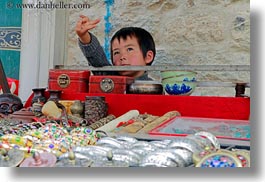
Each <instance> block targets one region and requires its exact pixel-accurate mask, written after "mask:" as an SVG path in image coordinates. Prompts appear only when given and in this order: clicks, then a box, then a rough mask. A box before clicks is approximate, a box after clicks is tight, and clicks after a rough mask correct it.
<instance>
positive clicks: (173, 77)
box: [161, 71, 197, 82]
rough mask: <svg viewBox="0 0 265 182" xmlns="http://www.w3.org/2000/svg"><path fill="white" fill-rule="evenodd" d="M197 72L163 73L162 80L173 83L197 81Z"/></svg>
mask: <svg viewBox="0 0 265 182" xmlns="http://www.w3.org/2000/svg"><path fill="white" fill-rule="evenodd" d="M196 75H197V73H196V72H193V71H161V79H162V81H163V80H165V81H166V82H172V81H196Z"/></svg>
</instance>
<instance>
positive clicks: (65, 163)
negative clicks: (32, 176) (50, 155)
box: [55, 151, 93, 167]
mask: <svg viewBox="0 0 265 182" xmlns="http://www.w3.org/2000/svg"><path fill="white" fill-rule="evenodd" d="M92 163H93V161H92V160H91V159H89V158H88V157H85V156H83V155H75V154H74V152H73V151H71V152H69V153H68V158H62V159H61V160H60V161H58V162H57V163H56V165H55V167H89V166H91V164H92Z"/></svg>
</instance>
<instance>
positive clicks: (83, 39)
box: [75, 15, 156, 80]
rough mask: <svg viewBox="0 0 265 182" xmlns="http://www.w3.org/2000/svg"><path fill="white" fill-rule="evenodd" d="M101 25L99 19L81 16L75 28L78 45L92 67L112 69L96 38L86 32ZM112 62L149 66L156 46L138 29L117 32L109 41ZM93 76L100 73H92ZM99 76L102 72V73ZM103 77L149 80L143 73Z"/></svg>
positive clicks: (144, 32)
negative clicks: (127, 77)
mask: <svg viewBox="0 0 265 182" xmlns="http://www.w3.org/2000/svg"><path fill="white" fill-rule="evenodd" d="M99 22H100V20H99V19H96V20H90V19H89V18H88V17H86V16H83V15H81V16H80V20H79V21H78V22H77V25H76V29H75V31H76V33H77V35H78V37H79V41H78V44H79V46H80V48H81V50H82V52H83V54H84V56H85V57H86V58H87V60H88V63H89V64H90V65H92V66H94V67H102V66H111V64H110V63H109V62H108V60H107V58H106V55H105V53H104V51H103V48H102V47H101V45H100V43H99V41H98V40H97V38H96V37H95V36H94V35H93V34H92V33H91V32H89V30H91V29H93V28H95V27H96V25H97V24H98V23H99ZM110 44H111V48H110V49H111V61H112V64H113V65H114V66H146V65H151V64H152V62H153V60H154V57H155V54H156V50H155V43H154V40H153V38H152V36H151V34H150V33H149V32H147V31H146V30H144V29H142V28H138V27H126V28H122V29H120V30H119V31H118V32H116V33H115V34H114V36H113V37H112V39H111V42H110ZM94 74H95V75H98V74H100V72H94ZM101 74H102V73H101ZM103 74H112V75H117V74H118V75H123V76H131V77H134V78H135V79H137V80H152V79H151V78H149V77H148V75H147V73H146V72H145V71H119V72H118V73H117V72H106V73H103Z"/></svg>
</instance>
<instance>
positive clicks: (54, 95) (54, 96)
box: [48, 90, 62, 102]
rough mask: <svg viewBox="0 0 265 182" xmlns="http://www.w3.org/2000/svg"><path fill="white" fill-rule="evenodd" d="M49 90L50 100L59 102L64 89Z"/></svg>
mask: <svg viewBox="0 0 265 182" xmlns="http://www.w3.org/2000/svg"><path fill="white" fill-rule="evenodd" d="M48 91H49V93H50V97H49V99H48V101H54V102H58V101H59V100H60V97H61V93H62V90H48Z"/></svg>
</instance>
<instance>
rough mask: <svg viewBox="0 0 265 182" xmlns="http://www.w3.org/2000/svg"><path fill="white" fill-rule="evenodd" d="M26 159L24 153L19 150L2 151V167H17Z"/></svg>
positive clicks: (0, 161) (0, 165)
mask: <svg viewBox="0 0 265 182" xmlns="http://www.w3.org/2000/svg"><path fill="white" fill-rule="evenodd" d="M23 159H24V152H22V151H20V150H17V149H10V150H8V151H7V150H5V149H1V155H0V167H16V166H18V165H19V164H20V163H21V162H22V161H23Z"/></svg>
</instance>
